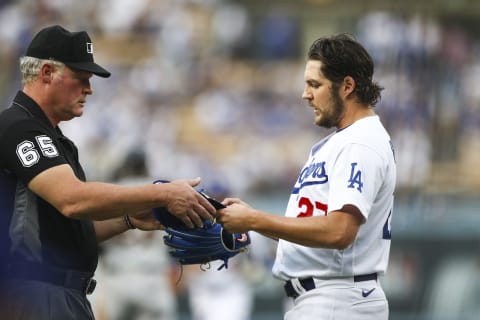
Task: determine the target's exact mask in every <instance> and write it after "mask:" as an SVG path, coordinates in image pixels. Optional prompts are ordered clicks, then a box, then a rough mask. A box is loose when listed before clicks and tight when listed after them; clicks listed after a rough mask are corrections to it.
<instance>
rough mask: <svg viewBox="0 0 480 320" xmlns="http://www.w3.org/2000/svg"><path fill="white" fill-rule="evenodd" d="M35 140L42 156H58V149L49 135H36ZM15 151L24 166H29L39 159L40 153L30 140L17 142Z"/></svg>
mask: <svg viewBox="0 0 480 320" xmlns="http://www.w3.org/2000/svg"><path fill="white" fill-rule="evenodd" d="M35 140H36V141H37V145H38V149H40V152H41V154H42V155H43V156H44V157H47V158H54V157H57V156H58V150H57V148H56V147H55V145H54V144H53V142H52V139H51V138H50V137H48V136H46V135H41V136H36V137H35ZM16 151H17V156H18V159H19V160H20V162H21V163H22V165H23V166H24V167H31V166H33V165H34V164H36V163H37V162H38V161H39V160H40V153H39V152H38V150H37V147H36V145H35V144H34V143H33V142H32V141H30V140H25V141H23V142H21V143H19V144H18V145H17V150H16Z"/></svg>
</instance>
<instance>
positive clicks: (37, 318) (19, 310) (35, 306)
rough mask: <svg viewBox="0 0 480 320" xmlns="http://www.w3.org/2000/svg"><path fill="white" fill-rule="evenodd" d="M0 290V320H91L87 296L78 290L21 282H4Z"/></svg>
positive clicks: (33, 282) (92, 319)
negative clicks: (0, 314)
mask: <svg viewBox="0 0 480 320" xmlns="http://www.w3.org/2000/svg"><path fill="white" fill-rule="evenodd" d="M2 287H3V288H2V290H1V294H0V298H1V300H0V312H1V313H2V316H1V318H2V319H8V320H94V319H95V317H94V315H93V311H92V307H91V305H90V302H89V301H88V300H87V296H86V295H85V293H84V292H82V291H80V290H76V289H70V288H65V287H62V286H57V285H53V284H50V283H47V282H42V281H34V280H24V279H9V280H6V281H4V283H3V285H2ZM4 316H5V317H4Z"/></svg>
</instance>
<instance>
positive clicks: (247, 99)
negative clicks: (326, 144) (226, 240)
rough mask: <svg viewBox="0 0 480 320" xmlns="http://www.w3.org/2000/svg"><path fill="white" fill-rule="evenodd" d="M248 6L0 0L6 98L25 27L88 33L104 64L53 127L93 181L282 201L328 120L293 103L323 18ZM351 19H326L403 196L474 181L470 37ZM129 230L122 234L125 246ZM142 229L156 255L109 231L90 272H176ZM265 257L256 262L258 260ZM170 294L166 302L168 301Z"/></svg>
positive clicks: (414, 17)
mask: <svg viewBox="0 0 480 320" xmlns="http://www.w3.org/2000/svg"><path fill="white" fill-rule="evenodd" d="M247 3H248V2H245V1H233V0H232V1H227V0H162V1H154V0H102V1H96V0H82V1H75V0H17V1H13V0H0V43H1V45H0V64H1V66H2V72H1V73H0V103H1V106H2V108H6V107H8V106H9V104H10V102H11V99H12V97H13V96H14V95H15V93H16V91H17V90H19V89H20V88H21V85H20V79H19V71H18V58H19V56H21V55H22V54H23V53H24V51H25V47H26V45H27V44H28V43H29V41H30V40H31V37H32V36H33V34H35V33H36V32H37V31H38V30H39V29H40V28H41V27H43V26H45V25H51V24H60V25H62V26H64V27H65V28H67V29H69V30H72V31H74V30H87V31H88V32H89V34H90V36H91V37H92V40H93V43H94V52H95V57H96V61H97V62H99V64H101V65H102V66H105V67H106V68H107V69H108V70H110V71H111V72H112V77H111V78H109V79H107V80H105V79H99V78H97V77H94V78H92V85H93V90H94V94H93V96H91V97H89V98H88V102H87V105H86V107H85V113H84V115H83V116H82V117H81V118H79V119H75V120H74V121H70V122H68V123H64V124H61V125H60V126H61V127H62V130H63V131H64V133H65V134H66V135H67V136H69V137H70V138H72V139H73V140H74V141H75V142H76V144H77V146H78V148H79V149H80V157H81V159H80V160H81V162H82V164H83V165H84V168H85V171H86V173H87V177H88V179H89V180H103V181H116V182H119V181H125V179H129V178H131V177H132V176H133V177H139V176H140V177H141V178H142V179H145V180H146V181H150V180H152V181H153V180H155V179H167V180H172V179H178V178H193V177H196V176H201V177H202V178H203V182H202V185H203V187H205V188H206V189H207V193H210V194H216V195H234V196H241V197H243V196H245V195H248V194H250V195H252V194H253V195H255V194H262V193H263V194H268V193H272V192H275V191H281V192H283V191H285V190H286V192H284V193H283V195H284V198H286V196H287V195H288V192H289V188H290V187H291V185H293V183H294V180H295V179H296V178H297V174H298V170H299V169H300V167H301V166H302V165H303V161H304V160H305V158H306V156H307V154H308V152H309V149H310V147H311V146H312V145H313V144H314V143H315V142H316V141H318V140H320V139H321V138H322V137H323V136H325V135H326V134H327V133H328V132H326V131H325V130H324V129H320V128H316V127H315V126H314V124H313V115H312V111H311V109H309V108H308V107H307V105H306V103H305V102H303V101H302V100H301V93H302V90H303V86H304V84H303V68H304V52H305V51H306V50H307V49H308V45H309V44H310V43H311V41H312V40H314V39H315V38H316V37H320V36H322V35H323V33H322V32H323V30H322V29H321V28H319V32H318V34H315V35H314V38H308V36H307V35H306V32H304V30H303V21H302V19H301V17H299V16H296V15H295V14H294V13H289V12H288V11H285V10H280V9H279V10H274V9H275V8H272V10H268V12H261V13H259V12H258V11H252V10H251V8H250V7H249V5H247ZM272 3H273V2H272ZM272 6H273V4H272ZM310 23H311V21H310ZM349 25H350V26H351V27H350V28H349V29H347V30H335V32H342V31H346V32H349V33H352V34H353V35H355V36H356V37H357V38H358V39H359V40H360V41H361V42H362V43H363V44H364V45H365V46H366V47H367V49H368V50H369V51H370V53H371V54H372V56H373V58H374V60H375V63H376V72H375V75H376V79H375V80H376V81H377V82H379V84H380V85H381V86H383V87H385V90H384V91H383V96H382V100H381V101H380V103H379V104H378V105H377V107H376V109H377V112H378V113H379V114H380V115H381V116H382V118H383V121H384V123H385V124H386V126H387V128H388V129H389V131H390V132H391V135H392V140H393V144H394V145H395V148H396V156H397V164H398V194H399V197H402V196H406V197H415V196H417V195H418V194H419V193H425V192H433V193H456V192H462V193H467V194H475V193H477V194H478V191H479V190H480V171H478V170H477V169H476V164H477V162H478V160H480V139H478V137H479V136H480V91H479V90H477V89H476V84H477V83H478V82H479V81H480V72H479V71H480V54H479V53H480V46H479V44H480V42H479V39H478V34H472V33H471V30H468V29H466V28H464V27H462V25H461V24H456V23H453V22H445V21H442V20H439V19H438V18H435V17H433V16H428V15H425V14H418V13H415V12H412V13H411V14H403V15H398V14H395V13H393V11H392V12H388V11H378V12H377V11H364V12H363V13H361V14H360V13H359V14H358V16H357V17H356V18H355V19H354V20H353V21H351V22H350V24H349ZM310 29H312V28H311V27H310ZM139 168H140V170H141V171H140V172H139V171H138V170H139ZM145 180H144V181H145ZM279 213H281V212H279ZM133 234H134V236H133V237H134V238H132V239H133V240H132V239H130V240H129V239H120V241H133V242H134V243H135V242H136V239H137V238H135V233H133ZM147 238H148V239H146V241H144V242H142V246H144V247H142V248H140V250H144V252H145V253H146V256H148V257H151V258H152V259H153V260H152V261H150V262H146V261H143V260H140V261H136V260H135V259H131V257H132V251H126V252H125V251H124V252H123V253H122V255H111V253H112V252H115V243H112V246H113V247H111V248H110V250H106V253H105V255H104V259H103V260H102V261H101V263H102V264H101V265H100V269H99V270H100V271H99V272H100V275H101V274H102V272H103V271H105V270H106V271H107V273H110V274H114V273H115V272H113V271H111V270H110V271H108V270H109V269H108V268H109V259H125V261H130V262H132V263H133V262H134V261H136V262H137V264H138V263H141V264H142V266H143V267H144V268H147V269H148V268H161V269H162V270H165V272H166V274H165V275H166V277H167V278H165V279H160V280H158V279H157V280H158V281H160V282H162V281H164V282H162V283H163V284H159V285H160V286H161V285H164V283H165V281H168V279H170V280H171V278H168V277H169V276H168V273H169V272H172V269H171V268H170V267H171V266H170V265H169V264H168V263H167V262H166V261H165V260H162V259H161V257H158V255H156V253H158V251H156V250H154V252H155V253H154V254H152V255H147V252H148V250H150V249H151V247H150V243H151V242H152V241H154V240H155V239H154V238H152V237H147ZM155 241H156V242H155V243H157V244H158V243H159V242H161V240H159V239H156V240H155ZM135 249H138V248H137V247H133V249H132V250H134V251H135ZM262 250H268V249H262ZM109 253H110V254H109ZM155 259H159V260H158V261H156V260H155ZM268 263H269V262H261V265H263V266H265V267H266V269H265V270H267V271H268ZM116 265H118V263H117V264H116ZM124 267H125V268H126V270H127V271H128V270H129V269H128V268H130V267H131V268H132V269H133V268H135V265H133V264H132V265H129V264H126V265H124ZM136 270H137V271H138V270H139V269H136ZM117 272H118V274H119V275H121V274H122V273H121V272H123V271H122V270H117ZM128 272H129V274H131V272H130V271H128ZM256 272H260V271H258V269H256ZM140 273H142V272H140ZM174 273H175V272H174ZM248 273H249V272H247V274H248ZM260 273H261V272H260ZM251 274H255V273H252V272H250V275H251ZM176 276H178V275H175V276H174V277H176ZM230 276H231V275H230ZM268 277H269V276H268ZM268 277H267V278H268ZM132 281H133V280H132ZM135 281H136V280H135ZM139 281H140V280H139ZM141 281H145V283H146V285H148V284H150V285H151V286H153V285H155V283H151V282H149V279H143V280H141ZM205 281H206V280H205ZM227 281H231V280H227ZM107 282H108V280H107ZM111 283H114V282H111ZM232 283H233V282H232ZM175 288H176V287H175V286H173V287H172V290H173V291H172V292H173V293H172V297H173V295H174V294H175V292H174V291H175V290H176V289H175ZM111 290H112V292H117V293H119V292H120V291H118V290H116V289H115V288H113V289H111ZM166 290H167V289H166ZM245 290H246V289H245ZM141 291H145V290H144V289H142V290H141ZM154 291H155V290H153V289H152V290H147V292H150V293H151V292H154ZM167 291H168V290H167ZM132 292H135V288H132ZM132 292H130V293H132ZM132 296H134V294H132ZM155 297H156V296H155V295H151V296H150V298H153V299H155ZM168 297H170V296H168ZM106 298H107V299H108V297H106ZM118 299H124V298H122V297H119V298H118ZM125 299H126V298H125ZM169 299H172V300H171V301H173V298H171V297H170V298H169ZM116 301H117V300H116ZM118 301H123V300H118ZM169 301H170V300H169ZM134 302H135V301H133V302H132V303H134ZM172 303H173V302H172ZM172 303H167V306H173V308H175V305H174V304H172ZM246 303H247V304H248V303H250V304H251V301H250V302H248V301H247V302H246ZM138 305H140V302H138V304H137V307H138ZM160 307H161V306H159V308H160ZM250 307H251V306H250V305H249V307H248V308H250ZM106 308H107V309H108V306H107V307H106ZM132 308H133V307H132ZM248 308H247V309H246V310H248ZM113 309H115V307H113ZM132 310H134V309H130V311H129V312H133V311H132ZM104 311H105V310H104ZM117 311H118V310H117ZM157 311H158V310H157ZM157 311H155V310H154V311H152V312H153V313H152V314H153V315H151V317H152V319H153V318H154V317H157V318H158V314H157V313H155V312H157ZM164 311H165V310H164ZM105 312H107V311H105ZM158 312H160V311H158ZM166 312H174V310H173V311H172V310H170V309H169V310H167V311H166ZM118 319H120V318H118ZM139 319H140V318H139ZM144 319H149V318H148V317H147V316H145V318H144Z"/></svg>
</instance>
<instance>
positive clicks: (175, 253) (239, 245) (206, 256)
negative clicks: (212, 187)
mask: <svg viewBox="0 0 480 320" xmlns="http://www.w3.org/2000/svg"><path fill="white" fill-rule="evenodd" d="M164 182H167V181H158V180H157V181H155V182H154V183H164ZM198 192H199V193H200V194H201V195H202V196H204V197H205V198H206V199H207V200H208V201H209V202H210V203H211V204H212V205H213V206H214V207H215V208H216V209H217V210H219V209H222V208H225V206H224V205H223V204H222V203H220V202H218V201H217V200H215V199H214V198H211V197H210V196H208V195H207V194H205V193H204V192H203V191H198ZM153 214H154V216H155V217H156V218H157V219H158V220H159V221H160V222H161V223H162V224H163V225H164V226H165V232H166V233H167V234H166V235H165V236H164V237H163V241H164V243H165V244H166V245H167V246H168V248H169V250H168V252H169V254H170V256H171V257H173V258H174V259H175V260H177V261H178V262H179V263H180V264H182V265H187V264H208V263H209V262H210V261H214V260H222V261H223V264H222V265H221V266H220V267H219V268H218V270H220V269H222V268H223V267H225V268H228V260H229V259H230V258H232V257H234V256H236V255H237V254H238V253H240V252H242V251H246V250H247V247H248V245H249V244H250V242H251V241H250V235H249V234H248V232H247V233H234V234H232V233H230V232H228V231H227V230H225V229H223V227H222V226H221V224H219V223H216V222H215V221H213V222H212V221H204V225H203V227H202V228H198V227H196V228H187V227H186V226H185V225H184V223H183V222H182V221H181V220H180V219H178V218H177V217H175V216H173V215H172V214H170V213H169V212H168V211H167V209H166V208H163V207H160V208H154V209H153Z"/></svg>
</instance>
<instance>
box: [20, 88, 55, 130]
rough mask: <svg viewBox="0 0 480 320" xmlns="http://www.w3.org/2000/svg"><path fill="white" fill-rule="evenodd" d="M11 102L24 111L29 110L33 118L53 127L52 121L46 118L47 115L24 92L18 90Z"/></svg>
mask: <svg viewBox="0 0 480 320" xmlns="http://www.w3.org/2000/svg"><path fill="white" fill-rule="evenodd" d="M13 104H14V105H16V106H17V107H20V108H23V109H25V110H26V111H28V112H30V113H31V114H32V115H33V116H34V117H35V118H37V119H39V120H40V121H42V122H44V123H45V124H48V125H49V126H50V127H52V128H53V126H52V123H51V122H50V120H48V118H47V115H46V114H45V112H43V110H42V108H40V106H39V105H38V104H37V103H36V102H35V100H33V99H32V98H30V97H29V96H28V95H27V94H26V93H25V92H23V91H18V92H17V95H16V96H15V98H14V99H13Z"/></svg>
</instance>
